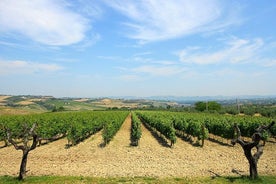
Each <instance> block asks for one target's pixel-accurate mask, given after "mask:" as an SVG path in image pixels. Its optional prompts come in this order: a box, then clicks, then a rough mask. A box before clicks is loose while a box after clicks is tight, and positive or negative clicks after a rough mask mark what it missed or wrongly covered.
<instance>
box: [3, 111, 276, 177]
mask: <svg viewBox="0 0 276 184" xmlns="http://www.w3.org/2000/svg"><path fill="white" fill-rule="evenodd" d="M271 121H272V119H270V118H264V117H251V116H242V117H241V116H230V115H216V114H204V113H183V112H169V111H134V112H131V113H130V112H129V111H86V112H59V113H44V114H32V115H12V116H11V115H6V116H1V117H0V141H1V142H0V147H1V148H0V154H1V155H2V157H1V160H0V161H1V162H0V175H16V173H17V172H18V165H19V163H20V161H19V160H20V153H18V151H16V150H15V149H14V148H13V147H12V146H8V140H7V135H6V131H7V130H8V131H9V132H11V136H12V138H13V139H14V140H16V141H17V142H20V140H21V139H22V138H23V137H24V135H22V132H24V129H26V127H32V125H33V124H36V125H37V126H36V130H35V131H36V133H37V135H38V137H39V144H40V145H41V146H39V147H38V148H37V149H35V150H34V151H32V152H31V156H30V160H29V161H28V169H29V170H30V172H29V173H28V175H29V174H30V175H86V176H89V175H93V176H158V177H162V176H163V177H167V176H198V175H212V173H214V172H215V173H219V174H223V175H231V174H233V173H232V170H233V169H236V170H240V171H241V172H244V173H243V174H246V173H247V172H248V171H247V170H248V168H247V167H248V165H247V163H246V160H245V158H244V156H243V153H242V151H241V150H240V148H239V147H238V146H235V147H232V146H230V141H229V140H230V139H232V138H233V135H234V130H233V126H234V124H237V125H238V126H239V127H240V130H241V132H242V133H243V136H245V137H250V136H251V135H252V133H253V132H254V130H255V129H256V128H257V127H258V126H259V125H267V124H269V123H270V122H271ZM275 135H276V126H275V125H274V126H273V127H272V129H271V132H270V133H269V134H267V133H264V134H263V139H264V140H268V137H271V136H275ZM210 140H215V141H210ZM270 140H271V141H268V143H267V145H268V147H267V149H266V150H265V152H264V155H263V157H262V158H261V160H260V172H261V173H262V174H273V175H275V174H276V168H275V165H276V164H275V163H276V160H275V157H274V156H273V154H274V152H275V139H271V138H270ZM198 145H199V146H201V147H199V146H198ZM223 145H224V146H223ZM210 164H211V165H210ZM36 166H40V167H39V168H36ZM164 171H165V172H164Z"/></svg>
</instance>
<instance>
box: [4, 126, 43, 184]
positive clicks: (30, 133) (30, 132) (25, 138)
mask: <svg viewBox="0 0 276 184" xmlns="http://www.w3.org/2000/svg"><path fill="white" fill-rule="evenodd" d="M23 126H24V127H23V131H22V134H21V135H20V137H21V138H22V143H23V145H19V143H17V142H15V141H14V140H13V138H12V133H11V131H10V130H9V129H6V133H7V138H8V141H9V142H10V143H11V144H12V145H13V146H14V148H15V149H16V150H22V152H23V155H22V160H21V164H20V170H19V176H18V179H19V180H23V179H24V177H25V175H26V172H27V171H26V166H27V159H28V154H29V152H30V151H32V150H34V149H35V148H36V145H37V143H38V136H37V134H36V132H35V128H36V126H37V125H36V123H34V124H33V126H32V127H31V128H30V127H28V125H27V124H24V125H23ZM30 137H32V141H33V142H32V144H31V146H29V145H28V142H29V139H30Z"/></svg>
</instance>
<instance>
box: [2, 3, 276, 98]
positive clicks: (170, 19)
mask: <svg viewBox="0 0 276 184" xmlns="http://www.w3.org/2000/svg"><path fill="white" fill-rule="evenodd" d="M0 94H6V95H51V96H55V97H104V96H138V97H148V96H168V95H172V96H216V95H223V96H239V95H275V94H276V1H274V0H263V1H260V0H231V1H228V0H192V1H191V0H170V1H168V0H35V1H31V0H0Z"/></svg>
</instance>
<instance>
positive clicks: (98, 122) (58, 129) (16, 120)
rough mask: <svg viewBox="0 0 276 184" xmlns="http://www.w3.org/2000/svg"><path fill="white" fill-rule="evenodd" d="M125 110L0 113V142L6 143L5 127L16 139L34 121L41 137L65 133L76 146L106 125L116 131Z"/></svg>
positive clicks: (124, 115) (53, 137) (52, 138)
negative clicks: (2, 114)
mask: <svg viewBox="0 0 276 184" xmlns="http://www.w3.org/2000/svg"><path fill="white" fill-rule="evenodd" d="M128 113H129V112H127V111H87V112H60V113H44V114H32V115H12V116H11V115H5V116H0V141H5V142H7V141H6V132H5V131H6V130H5V129H9V130H10V132H12V138H15V139H19V138H20V137H21V136H22V135H21V132H22V129H23V128H24V126H28V127H31V126H32V124H33V123H36V124H37V128H36V133H37V134H38V136H39V138H40V140H50V141H51V140H55V139H57V138H60V137H64V136H66V137H67V139H68V143H70V145H75V144H77V143H78V142H80V141H82V140H84V139H86V138H87V137H89V136H90V135H92V134H94V133H96V132H97V131H99V130H101V129H102V128H103V127H104V126H105V127H107V126H106V125H107V124H108V126H109V127H113V126H114V127H116V128H115V129H116V130H118V124H120V125H121V124H122V122H123V121H124V119H125V118H126V116H127V114H128ZM110 129H112V128H110ZM104 141H106V140H104Z"/></svg>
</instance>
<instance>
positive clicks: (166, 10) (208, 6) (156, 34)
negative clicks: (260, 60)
mask: <svg viewBox="0 0 276 184" xmlns="http://www.w3.org/2000/svg"><path fill="white" fill-rule="evenodd" d="M105 2H106V4H107V5H108V6H111V7H112V8H114V9H115V10H117V11H119V12H120V13H121V14H123V15H125V16H126V17H127V18H129V22H124V25H126V26H128V27H129V28H131V33H130V34H129V37H131V38H134V39H138V40H141V41H142V42H149V41H156V40H165V39H170V38H176V37H180V36H183V35H188V34H193V33H198V32H206V31H211V30H215V29H221V28H223V27H226V26H229V25H232V24H233V23H235V22H236V19H235V16H234V15H232V12H230V11H232V10H234V8H235V7H233V6H231V7H227V6H222V4H221V3H222V2H220V1H217V0H193V1H188V0H174V1H173V0H170V1H160V0H142V1H129V0H113V1H110V0H106V1H105ZM226 8H227V9H226ZM235 10H237V9H235Z"/></svg>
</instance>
